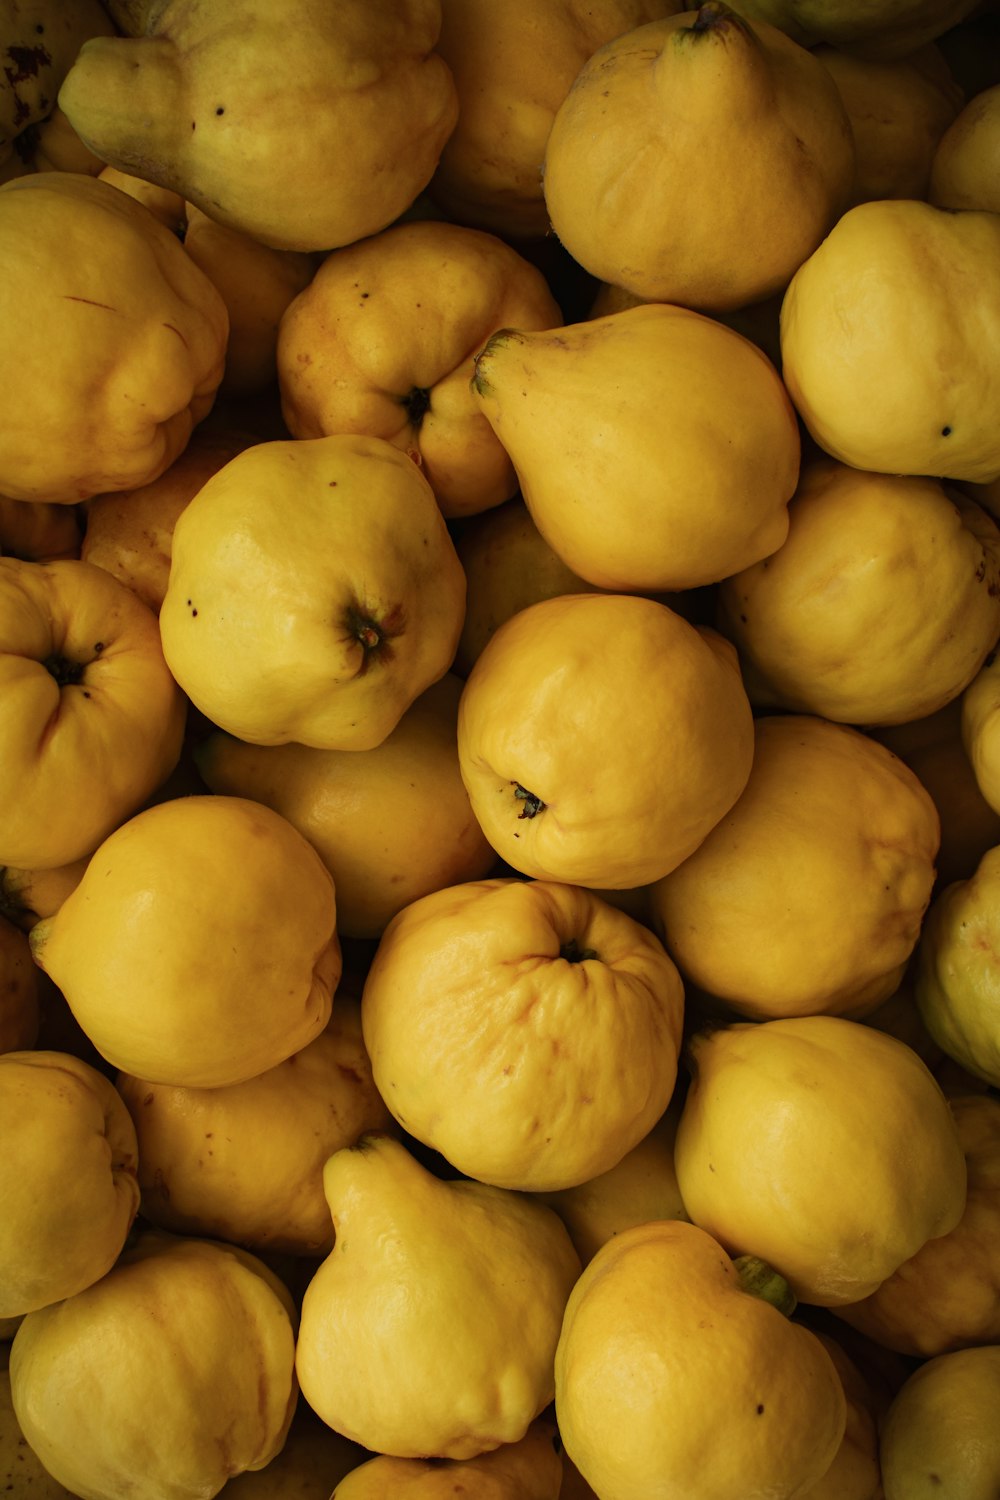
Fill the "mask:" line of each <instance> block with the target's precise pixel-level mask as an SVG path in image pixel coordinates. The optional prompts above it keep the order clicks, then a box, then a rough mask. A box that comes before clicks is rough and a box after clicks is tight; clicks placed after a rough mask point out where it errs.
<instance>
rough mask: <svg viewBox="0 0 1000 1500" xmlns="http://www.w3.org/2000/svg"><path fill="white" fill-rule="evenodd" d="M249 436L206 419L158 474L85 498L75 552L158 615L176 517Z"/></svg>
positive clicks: (247, 444)
mask: <svg viewBox="0 0 1000 1500" xmlns="http://www.w3.org/2000/svg"><path fill="white" fill-rule="evenodd" d="M254 441H255V440H254V439H253V438H252V437H250V436H249V434H247V433H245V432H238V431H235V430H232V429H230V428H223V429H221V430H220V429H218V428H216V427H214V426H213V425H212V424H211V423H209V424H203V425H202V426H201V427H197V428H196V429H195V430H194V432H193V433H192V434H191V439H190V441H189V443H188V445H187V447H186V448H185V449H184V452H183V453H181V454H180V455H179V456H178V457H177V458H175V459H174V461H173V463H172V464H171V465H170V467H169V469H165V470H164V472H163V473H162V474H161V475H160V476H159V478H158V479H154V480H152V481H151V483H149V484H143V485H140V486H139V487H138V489H133V490H117V491H112V492H111V493H110V494H106V495H95V496H94V498H93V499H92V500H90V501H88V503H87V509H86V526H85V530H84V534H83V540H82V543H81V547H80V556H81V557H82V558H83V560H84V561H85V562H89V563H94V564H96V565H97V566H98V567H99V568H103V569H104V571H105V572H106V573H111V574H113V576H114V577H115V578H117V579H119V580H120V581H121V582H122V583H124V584H127V585H128V587H129V588H130V589H131V590H132V592H133V593H134V594H138V596H139V598H140V599H141V600H142V601H143V603H144V604H146V605H148V606H149V608H150V609H151V610H152V611H153V613H154V614H155V615H159V613H160V606H161V605H162V603H163V596H164V594H165V593H166V591H167V581H168V579H169V577H170V554H171V551H172V547H173V535H174V527H175V525H176V524H177V517H178V516H179V515H180V513H181V511H182V510H184V509H185V507H186V506H187V505H188V503H189V502H190V501H191V500H193V499H194V497H195V495H196V494H197V493H198V491H199V490H200V489H201V487H202V485H203V484H206V483H207V481H208V480H209V479H211V477H212V475H213V474H217V473H218V471H219V470H220V469H221V468H222V466H223V464H227V463H228V462H229V460H230V459H232V458H235V457H236V455H237V453H242V451H243V449H244V448H248V447H249V446H250V445H251V443H253V442H254Z"/></svg>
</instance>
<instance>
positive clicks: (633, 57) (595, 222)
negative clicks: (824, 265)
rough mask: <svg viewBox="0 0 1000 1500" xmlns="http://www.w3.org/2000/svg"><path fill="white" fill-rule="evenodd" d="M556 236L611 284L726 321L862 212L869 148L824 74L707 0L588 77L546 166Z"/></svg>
mask: <svg viewBox="0 0 1000 1500" xmlns="http://www.w3.org/2000/svg"><path fill="white" fill-rule="evenodd" d="M544 172H545V176H544V185H545V202H546V205H547V207H548V210H549V217H550V219H551V221H552V228H553V229H554V231H555V233H556V234H557V235H558V236H559V239H560V240H561V241H562V243H563V244H564V245H565V247H566V249H567V250H568V251H569V253H570V254H571V255H572V256H573V258H574V259H575V260H577V261H579V263H580V264H581V265H582V266H583V267H584V268H585V269H586V270H587V271H589V272H590V273H591V275H592V276H596V277H597V278H598V280H600V281H607V282H611V283H612V284H613V285H615V286H621V287H624V288H625V289H626V290H628V291H630V292H634V293H635V294H636V295H638V296H640V297H643V298H646V299H648V300H653V301H659V302H680V303H683V304H684V305H685V306H686V307H697V308H701V309H702V310H703V311H714V312H721V311H724V310H726V309H729V308H737V307H744V306H746V305H747V304H748V303H751V302H757V301H760V300H762V299H763V298H765V297H768V296H770V295H771V294H772V293H774V292H776V291H778V290H780V289H781V288H783V287H784V286H785V285H786V284H787V283H788V281H789V280H790V278H791V277H792V275H793V274H794V272H795V271H796V270H797V268H798V267H799V266H800V265H801V263H802V261H803V260H804V259H805V258H806V256H807V255H809V254H810V253H811V252H812V251H813V250H814V249H815V248H816V246H817V245H818V244H819V242H820V240H821V239H822V238H823V235H824V234H826V232H827V230H828V229H829V228H830V226H831V225H832V224H833V223H834V221H835V220H836V218H837V215H838V214H839V213H840V212H841V211H842V209H843V207H844V205H845V204H846V202H847V200H848V196H849V194H850V191H851V186H852V183H853V177H854V139H853V136H852V134H851V125H850V121H849V119H848V116H847V112H846V110H845V108H844V105H843V102H842V100H841V97H840V94H839V92H838V90H837V86H836V84H835V83H834V82H833V79H832V78H831V76H830V74H829V73H828V72H827V70H826V69H825V68H824V66H823V64H822V63H821V62H820V61H819V60H818V58H815V57H813V56H812V54H811V53H810V52H808V51H807V50H806V49H805V48H804V47H801V46H799V44H798V43H797V42H794V41H793V40H792V39H791V38H790V37H788V36H786V35H785V33H784V32H782V31H780V30H779V29H778V28H777V27H774V26H771V25H769V24H768V23H767V22H753V23H751V22H749V21H747V20H745V19H744V18H743V17H742V16H740V15H738V14H737V13H736V12H735V11H734V10H732V9H731V8H730V7H729V6H727V5H724V4H721V3H719V0H707V3H705V4H703V5H701V6H700V7H699V8H698V9H697V10H694V9H688V10H686V11H682V12H680V13H679V14H676V15H671V16H668V17H667V18H665V19H663V20H659V21H652V22H649V23H648V24H647V25H645V26H639V27H636V28H635V30H633V31H630V32H626V33H625V34H624V35H623V36H620V37H618V38H616V39H615V40H614V41H612V42H609V43H607V44H606V45H605V46H603V47H601V48H600V49H599V51H597V52H595V53H594V55H593V56H592V57H591V58H590V59H589V60H588V61H587V62H586V63H585V64H584V66H583V68H582V69H581V70H580V72H579V73H578V74H577V77H576V81H575V83H574V84H573V87H572V88H571V89H570V91H569V93H568V95H567V96H566V98H565V99H564V101H563V103H562V104H561V105H560V107H559V110H558V111H557V113H556V116H555V119H554V121H553V124H552V130H551V132H550V134H549V138H548V144H547V146H546V151H545V167H544Z"/></svg>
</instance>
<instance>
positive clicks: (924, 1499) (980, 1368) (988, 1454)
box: [879, 1344, 1000, 1500]
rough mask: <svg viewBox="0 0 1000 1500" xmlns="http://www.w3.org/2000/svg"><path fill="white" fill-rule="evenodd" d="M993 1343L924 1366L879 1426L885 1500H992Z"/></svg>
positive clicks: (998, 1389)
mask: <svg viewBox="0 0 1000 1500" xmlns="http://www.w3.org/2000/svg"><path fill="white" fill-rule="evenodd" d="M998 1405H1000V1344H983V1345H981V1346H979V1347H978V1348H975V1349H958V1350H955V1352H954V1353H951V1354H939V1355H937V1356H936V1357H935V1358H934V1359H928V1360H925V1362H924V1363H923V1364H922V1365H919V1366H918V1367H917V1369H916V1370H914V1371H913V1373H912V1375H910V1377H909V1379H908V1380H907V1381H906V1383H905V1384H904V1385H903V1387H902V1388H901V1390H900V1391H899V1392H898V1393H897V1395H896V1397H895V1399H894V1400H893V1402H892V1405H891V1406H890V1407H889V1410H888V1412H887V1413H886V1416H885V1420H884V1422H883V1424H882V1435H881V1441H880V1444H879V1452H880V1456H881V1464H882V1485H883V1488H884V1491H885V1500H937V1497H938V1496H941V1495H947V1496H948V1500H993V1497H994V1496H995V1495H996V1493H997V1487H998V1485H1000V1426H998V1424H997V1408H998Z"/></svg>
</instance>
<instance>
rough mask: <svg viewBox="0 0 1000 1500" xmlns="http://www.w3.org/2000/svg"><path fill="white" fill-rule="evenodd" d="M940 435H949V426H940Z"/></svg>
mask: <svg viewBox="0 0 1000 1500" xmlns="http://www.w3.org/2000/svg"><path fill="white" fill-rule="evenodd" d="M941 436H942V437H951V428H950V427H942V428H941Z"/></svg>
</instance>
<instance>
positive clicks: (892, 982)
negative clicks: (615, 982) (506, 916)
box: [649, 714, 940, 1020]
mask: <svg viewBox="0 0 1000 1500" xmlns="http://www.w3.org/2000/svg"><path fill="white" fill-rule="evenodd" d="M939 840H940V821H939V817H938V812H937V808H936V807H935V805H934V802H933V801H932V800H931V797H930V794H929V793H928V792H927V791H926V790H925V789H924V787H923V786H922V784H921V783H920V781H919V780H918V779H917V777H916V776H915V775H914V773H913V772H912V771H911V770H910V769H909V767H908V766H907V765H905V763H904V762H903V761H902V760H900V759H898V758H897V757H896V756H894V755H893V754H892V753H891V752H890V751H888V750H887V749H886V748H885V747H884V746H883V745H880V744H878V743H877V742H876V741H875V740H873V739H871V738H869V737H868V736H867V735H865V734H863V733H862V732H861V731H860V730H858V729H854V728H851V727H850V726H849V725H846V724H834V723H832V722H831V721H829V720H827V719H823V718H819V717H817V716H815V715H809V714H771V715H763V716H761V717H760V718H759V719H758V720H757V721H756V749H755V752H754V761H753V769H752V770H751V773H750V778H749V780H748V782H747V785H746V788H745V789H744V791H743V793H742V794H741V796H740V797H739V798H738V799H737V801H736V803H735V804H734V805H733V807H732V808H731V809H730V810H729V812H728V813H726V814H725V815H724V816H723V817H722V818H721V819H720V820H719V822H718V824H717V825H716V826H715V827H714V828H713V829H711V830H710V831H709V833H708V834H707V836H706V837H705V839H704V840H703V841H702V843H701V845H700V847H699V848H697V849H696V850H694V851H693V853H691V854H690V855H689V856H688V858H687V859H686V860H684V862H683V863H682V864H680V865H679V866H678V867H677V868H676V869H674V870H672V871H671V872H670V873H668V874H667V875H666V876H664V877H663V878H662V879H661V880H659V881H657V882H656V883H655V884H654V885H653V887H652V889H651V890H650V893H649V894H650V903H651V907H652V910H653V913H654V917H655V921H656V924H657V930H658V931H659V932H660V934H661V936H662V937H663V939H664V942H665V943H666V946H667V949H668V951H669V952H670V954H671V956H672V957H673V958H674V959H675V960H676V962H677V964H678V966H679V968H680V969H681V972H682V973H683V974H684V975H685V976H686V978H687V979H688V980H689V981H690V982H691V983H693V984H695V985H698V986H699V987H700V988H702V989H704V990H706V991H707V992H708V993H709V994H711V995H714V996H715V997H716V998H718V999H721V1000H724V1001H725V1002H726V1003H727V1004H728V1005H729V1006H731V1007H732V1008H733V1009H734V1010H735V1011H738V1012H739V1013H740V1014H741V1015H746V1016H750V1017H753V1018H755V1019H758V1020H762V1019H766V1018H769V1017H775V1016H781V1015H786V1016H791V1015H809V1014H813V1013H819V1012H827V1013H833V1014H852V1015H862V1014H865V1013H866V1012H867V1011H869V1010H873V1009H874V1008H875V1007H876V1006H877V1005H878V1004H880V1003H881V1001H883V1000H885V999H886V998H887V997H888V996H889V995H891V994H892V992H893V990H894V989H895V988H896V987H897V985H898V984H899V981H900V979H901V978H902V974H903V970H904V969H905V967H906V964H907V963H908V961H909V958H910V955H911V954H912V952H913V950H914V948H915V946H916V943H917V940H918V937H919V934H920V925H921V920H922V918H923V915H924V912H925V911H926V909H927V906H928V903H929V901H930V899H931V892H932V889H933V886H934V859H935V855H936V854H937V849H938V844H939Z"/></svg>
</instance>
